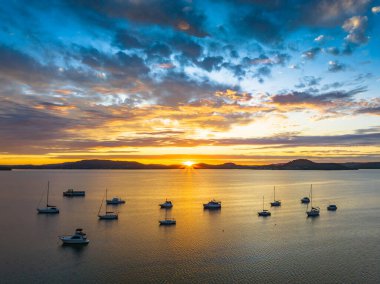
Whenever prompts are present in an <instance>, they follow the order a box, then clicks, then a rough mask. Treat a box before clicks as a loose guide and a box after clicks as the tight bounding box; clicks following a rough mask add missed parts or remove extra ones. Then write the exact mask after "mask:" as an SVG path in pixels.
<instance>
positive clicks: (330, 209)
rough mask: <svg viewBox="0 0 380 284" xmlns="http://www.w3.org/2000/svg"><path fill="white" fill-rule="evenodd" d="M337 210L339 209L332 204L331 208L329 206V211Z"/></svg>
mask: <svg viewBox="0 0 380 284" xmlns="http://www.w3.org/2000/svg"><path fill="white" fill-rule="evenodd" d="M337 209H338V207H337V206H336V205H335V204H330V205H329V206H327V210H328V211H336V210H337Z"/></svg>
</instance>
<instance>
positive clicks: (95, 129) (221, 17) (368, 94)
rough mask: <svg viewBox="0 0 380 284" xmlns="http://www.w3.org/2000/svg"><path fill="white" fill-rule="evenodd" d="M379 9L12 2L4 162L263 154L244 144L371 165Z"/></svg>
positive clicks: (2, 51) (1, 100) (6, 31)
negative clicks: (341, 154) (314, 151)
mask: <svg viewBox="0 0 380 284" xmlns="http://www.w3.org/2000/svg"><path fill="white" fill-rule="evenodd" d="M379 7H380V5H379V3H378V2H377V1H370V0H355V1H354V0H323V1H314V0H306V1H296V0H291V1H262V0H239V1H230V0H223V1H214V0H206V1H199V0H193V1H188V0H183V1H182V0H180V1H165V0H142V1H135V0H126V1H116V0H115V1H114V0H111V1H100V2H99V1H87V0H81V1H71V0H67V1H63V0H62V1H54V2H52V3H43V2H41V1H9V2H7V3H6V4H4V5H1V6H0V14H1V15H2V21H1V22H0V62H1V64H0V135H1V137H2V139H1V141H0V164H2V163H12V161H15V162H19V161H26V162H27V161H31V162H33V161H36V162H42V160H43V159H45V160H48V159H52V160H64V159H65V157H66V158H67V159H74V158H75V157H87V156H89V155H90V156H91V155H110V156H112V155H114V156H115V157H116V155H117V157H119V158H120V157H122V156H123V154H125V157H126V158H128V157H131V154H129V153H136V154H134V155H136V156H139V155H140V156H141V158H143V156H144V157H149V156H151V157H156V155H159V154H162V157H169V156H165V155H167V154H171V153H172V152H175V153H174V154H176V155H177V154H178V155H180V154H184V153H192V154H193V155H194V156H196V155H198V157H201V155H207V154H209V155H211V153H213V155H214V157H217V156H218V155H219V156H220V157H222V156H223V157H224V158H226V157H235V158H236V157H243V156H244V157H246V158H247V157H250V158H247V159H252V161H254V159H255V158H254V157H259V156H260V155H257V154H258V153H259V151H260V150H258V149H250V150H237V148H236V149H235V148H234V146H237V147H238V146H239V145H250V146H252V147H254V146H261V147H264V146H265V147H269V148H270V147H271V149H272V151H273V153H272V154H270V153H267V154H265V156H266V157H268V159H270V156H271V155H272V156H273V159H274V157H277V158H278V159H279V157H287V156H288V155H285V152H278V151H285V150H278V149H283V148H286V147H295V148H302V147H303V148H304V147H309V148H310V147H328V146H331V147H345V148H350V147H351V146H355V147H356V146H360V147H361V149H362V150H361V152H360V151H359V152H360V153H362V157H369V151H370V150H369V149H372V150H373V151H377V150H374V149H375V148H376V149H377V147H379V143H378V140H376V138H378V136H376V135H377V134H378V133H380V132H379V131H378V128H376V127H378V125H380V121H379V109H380V101H379V91H378V90H379V88H378V84H379V76H380V75H379V74H378V66H379V64H380V53H379V50H378V46H379V44H380V39H379V34H380V18H379V17H380V13H379V11H380V9H379ZM347 121H348V122H347ZM358 129H376V131H375V133H372V132H371V133H358V132H357V131H359V130H358ZM279 133H288V135H287V136H286V137H285V136H284V137H281V138H280V137H279V136H278V135H279ZM366 135H369V136H366ZM350 141H351V142H350ZM157 147H159V149H160V150H159V152H160V153H157V151H158V150H157ZM269 148H268V149H269ZM310 149H311V148H310ZM310 149H307V150H305V149H304V150H302V151H304V152H303V153H304V154H302V155H309V154H310V151H311V150H310ZM341 150H342V149H341ZM345 150H346V151H349V152H346V153H351V154H352V157H359V156H360V153H358V152H355V154H353V153H354V152H352V150H350V149H345ZM268 151H269V150H268ZM286 151H288V152H289V150H286ZM299 151H301V150H299ZM324 151H325V150H322V149H319V150H318V153H319V154H318V155H319V156H323V155H327V154H326V153H327V152H324ZM334 151H338V149H334ZM355 151H356V150H355ZM299 153H300V152H299ZM335 153H338V152H335ZM330 154H331V155H332V154H333V153H329V155H330ZM351 154H350V155H351ZM37 155H41V156H37ZM228 155H229V156H228ZM331 155H330V156H331ZM314 156H315V155H314ZM224 158H223V159H224ZM235 158H233V159H235ZM277 158H276V159H277ZM33 159H34V160H33ZM36 159H37V160H36ZM146 159H148V158H146ZM152 159H153V158H152ZM163 159H165V158H163ZM257 159H260V158H257Z"/></svg>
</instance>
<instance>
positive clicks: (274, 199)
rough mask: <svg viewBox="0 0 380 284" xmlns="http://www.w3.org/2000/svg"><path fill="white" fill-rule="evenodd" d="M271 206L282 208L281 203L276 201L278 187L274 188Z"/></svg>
mask: <svg viewBox="0 0 380 284" xmlns="http://www.w3.org/2000/svg"><path fill="white" fill-rule="evenodd" d="M270 206H273V207H279V206H281V201H280V200H276V187H274V188H273V202H271V203H270Z"/></svg>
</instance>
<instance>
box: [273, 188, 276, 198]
mask: <svg viewBox="0 0 380 284" xmlns="http://www.w3.org/2000/svg"><path fill="white" fill-rule="evenodd" d="M273 201H276V186H274V187H273Z"/></svg>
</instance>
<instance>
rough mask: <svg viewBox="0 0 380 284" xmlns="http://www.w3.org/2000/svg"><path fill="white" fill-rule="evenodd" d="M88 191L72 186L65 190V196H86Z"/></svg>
mask: <svg viewBox="0 0 380 284" xmlns="http://www.w3.org/2000/svg"><path fill="white" fill-rule="evenodd" d="M85 195H86V192H85V191H83V190H74V189H72V188H70V189H68V190H66V191H64V192H63V196H66V197H74V196H85Z"/></svg>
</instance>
